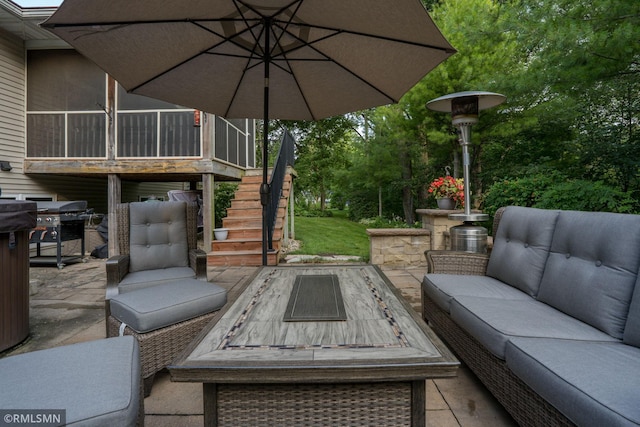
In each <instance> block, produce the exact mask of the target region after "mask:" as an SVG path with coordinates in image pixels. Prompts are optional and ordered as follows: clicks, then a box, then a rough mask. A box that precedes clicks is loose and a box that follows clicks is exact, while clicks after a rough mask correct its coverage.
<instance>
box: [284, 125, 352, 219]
mask: <svg viewBox="0 0 640 427" xmlns="http://www.w3.org/2000/svg"><path fill="white" fill-rule="evenodd" d="M286 124H287V126H288V127H290V128H291V129H292V133H293V135H294V136H295V139H296V166H295V168H296V170H297V171H298V179H297V180H296V188H297V193H299V194H306V195H310V196H311V197H312V198H313V199H315V200H317V201H318V203H319V207H320V210H322V211H324V210H325V208H326V201H327V199H328V198H329V196H330V194H331V192H332V191H333V189H334V187H335V181H336V178H335V176H336V172H337V171H339V170H342V169H345V168H347V167H348V157H347V153H348V151H349V150H350V146H351V140H352V138H353V128H354V123H353V121H352V119H351V117H349V116H336V117H331V118H328V119H324V120H318V121H309V122H286Z"/></svg>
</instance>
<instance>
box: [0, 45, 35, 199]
mask: <svg viewBox="0 0 640 427" xmlns="http://www.w3.org/2000/svg"><path fill="white" fill-rule="evenodd" d="M24 90H25V60H24V47H23V43H22V41H21V40H19V39H17V38H15V37H13V36H12V35H10V34H7V33H4V32H0V160H4V161H9V162H10V163H11V166H12V167H13V170H12V171H10V172H6V171H5V172H2V171H0V188H2V191H3V193H6V192H7V190H9V189H11V190H14V191H20V190H22V192H24V191H30V190H33V189H34V188H33V186H31V185H30V184H29V182H28V179H25V177H24V175H22V161H23V160H24V141H25V133H24V129H25V125H24V111H25V97H24Z"/></svg>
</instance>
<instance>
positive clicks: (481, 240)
mask: <svg viewBox="0 0 640 427" xmlns="http://www.w3.org/2000/svg"><path fill="white" fill-rule="evenodd" d="M449 233H450V236H451V250H452V251H463V252H474V253H480V254H486V253H487V229H486V228H484V227H480V226H479V225H473V224H467V223H465V224H462V225H456V226H455V227H451V228H450V229H449Z"/></svg>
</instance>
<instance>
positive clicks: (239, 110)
mask: <svg viewBox="0 0 640 427" xmlns="http://www.w3.org/2000/svg"><path fill="white" fill-rule="evenodd" d="M43 26H44V27H46V28H48V29H50V30H51V31H52V32H53V33H55V34H56V35H58V36H59V37H60V38H62V39H63V40H65V41H67V42H68V43H69V44H71V45H72V46H73V47H74V48H75V49H76V50H78V51H79V52H80V53H82V54H83V55H85V56H86V57H88V58H89V59H91V60H92V61H94V62H95V63H96V64H97V65H98V66H99V67H100V68H102V69H103V70H105V71H106V72H107V73H109V74H110V75H111V76H112V77H113V78H115V79H116V80H117V81H118V83H120V84H121V85H122V86H123V87H124V88H125V89H126V90H128V91H131V92H133V93H137V94H140V95H146V96H150V97H153V98H159V99H162V100H165V101H168V102H172V103H175V104H179V105H185V106H189V107H193V108H197V109H200V110H203V111H207V112H210V113H214V114H218V115H220V116H223V117H226V118H263V115H264V110H263V105H264V100H263V88H264V85H265V76H264V64H265V63H269V64H270V65H271V66H270V74H269V81H268V85H269V87H270V95H269V117H268V118H278V119H290V120H315V119H321V118H325V117H329V116H334V115H338V114H343V113H347V112H351V111H357V110H362V109H365V108H370V107H374V106H378V105H385V104H390V103H393V102H397V101H398V100H399V99H400V97H402V95H403V94H404V93H405V92H406V91H407V90H409V89H410V88H411V87H413V86H414V85H415V84H416V83H417V82H418V81H419V80H420V79H421V78H422V77H423V76H424V75H426V74H427V73H428V72H429V71H430V70H432V69H433V68H434V67H435V66H437V65H438V64H439V63H440V62H442V61H443V60H444V59H446V58H447V57H448V56H450V55H451V54H452V53H454V52H455V50H454V49H453V48H452V47H451V45H450V44H449V43H448V42H447V40H446V39H445V38H444V37H443V36H442V34H441V33H440V31H439V30H438V28H437V27H436V26H435V24H434V23H433V21H432V20H431V18H430V17H429V15H428V13H427V12H426V10H425V9H424V7H423V6H422V4H421V3H420V1H419V0H395V1H389V0H360V1H355V0H249V1H247V0H165V1H161V0H136V1H131V0H65V1H64V2H63V3H62V5H61V6H60V7H59V9H58V10H57V11H56V12H55V13H54V14H53V16H51V17H50V18H49V19H48V20H47V21H46V22H45V23H44V24H43Z"/></svg>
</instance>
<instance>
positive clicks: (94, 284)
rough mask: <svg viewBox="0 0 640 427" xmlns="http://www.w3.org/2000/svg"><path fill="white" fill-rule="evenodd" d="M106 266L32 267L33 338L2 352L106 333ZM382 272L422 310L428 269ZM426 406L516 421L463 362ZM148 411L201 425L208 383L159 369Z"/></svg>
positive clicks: (466, 425) (434, 417)
mask: <svg viewBox="0 0 640 427" xmlns="http://www.w3.org/2000/svg"><path fill="white" fill-rule="evenodd" d="M104 263H105V261H104V260H99V259H93V258H89V259H88V261H87V262H86V263H76V264H71V265H68V266H66V267H64V268H63V269H62V270H58V269H57V268H56V267H55V266H52V267H32V268H30V279H31V293H32V295H31V299H30V305H31V313H30V337H29V338H28V339H27V340H25V342H24V343H22V344H20V345H18V346H16V347H14V348H13V349H10V350H8V351H5V352H4V353H1V354H0V357H5V356H8V355H13V354H19V353H25V352H29V351H35V350H40V349H45V348H50V347H55V346H59V345H66V344H72V343H76V342H82V341H89V340H94V339H100V338H104V337H105V319H104V289H105V285H106V273H105V266H104ZM297 265H299V264H297ZM313 265H314V266H317V265H318V264H313ZM256 270H257V268H256V267H228V268H222V267H209V269H208V277H209V280H210V281H211V282H214V283H216V284H218V285H220V286H223V287H224V288H226V289H227V290H231V291H233V288H234V287H235V286H236V285H238V284H240V283H243V282H244V281H245V280H247V279H248V278H249V277H251V276H252V275H253V274H254V273H255V271H256ZM382 270H383V272H384V273H385V275H386V276H387V277H388V278H389V280H391V281H392V282H393V283H394V285H395V286H396V287H397V288H398V289H399V290H400V291H401V292H402V294H403V296H404V297H405V298H406V299H407V301H408V302H409V303H410V304H411V305H412V306H413V307H414V308H415V309H416V310H420V283H421V281H422V277H423V276H424V273H425V272H426V268H407V269H403V268H382ZM426 408H427V414H426V415H427V425H428V426H429V427H475V426H492V427H493V426H497V427H500V426H505V427H507V426H514V425H516V424H515V422H514V421H513V420H512V419H511V417H510V416H509V415H508V414H507V413H506V412H505V410H504V409H503V408H502V407H501V406H500V405H499V404H498V403H497V401H496V400H495V399H494V398H493V396H491V395H490V394H489V392H488V391H487V390H486V388H484V386H482V384H481V383H480V382H479V381H478V379H477V378H476V377H475V376H474V375H473V374H472V373H471V372H470V371H469V370H468V369H467V368H466V367H465V366H464V365H462V366H461V368H460V369H459V374H458V376H457V377H456V378H447V379H436V380H429V381H428V382H427V398H426ZM145 413H146V417H145V425H146V426H151V427H155V426H158V427H163V426H172V427H175V426H201V425H202V424H203V408H202V385H201V384H199V383H194V384H190V383H174V382H171V380H170V377H169V374H168V373H167V372H166V371H163V372H160V373H159V374H158V375H156V380H155V383H154V387H153V391H152V394H151V396H149V397H148V398H146V399H145Z"/></svg>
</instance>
